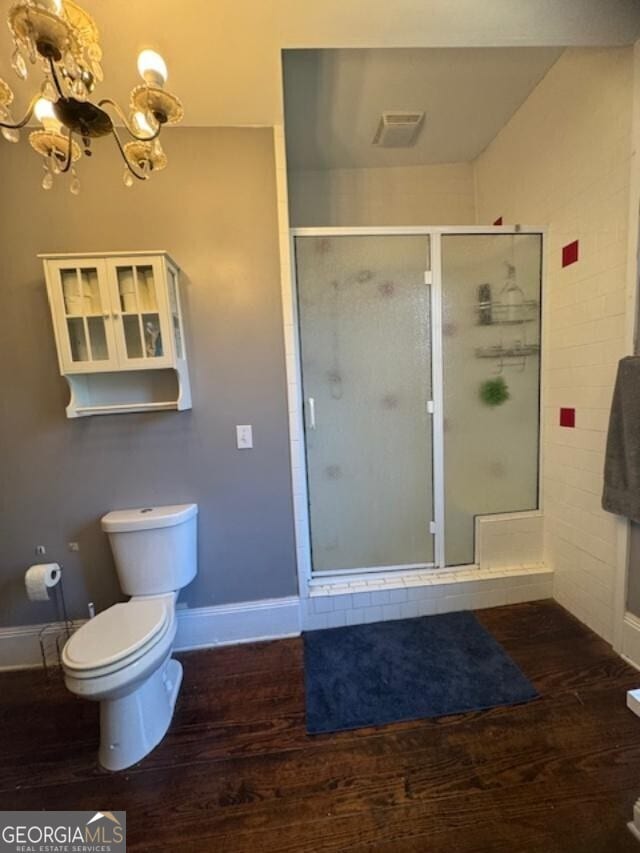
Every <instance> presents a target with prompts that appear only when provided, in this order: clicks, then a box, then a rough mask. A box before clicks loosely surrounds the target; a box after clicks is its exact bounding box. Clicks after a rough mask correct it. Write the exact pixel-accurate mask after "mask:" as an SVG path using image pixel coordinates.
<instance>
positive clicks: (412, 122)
mask: <svg viewBox="0 0 640 853" xmlns="http://www.w3.org/2000/svg"><path fill="white" fill-rule="evenodd" d="M423 119H424V113H397V112H396V113H382V117H381V119H380V123H379V124H378V128H377V130H376V133H375V136H374V137H373V144H374V145H380V146H381V147H382V148H408V147H409V146H410V145H413V143H414V142H415V141H416V139H417V138H418V134H419V133H420V129H421V128H422V120H423Z"/></svg>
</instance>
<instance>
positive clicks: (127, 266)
mask: <svg viewBox="0 0 640 853" xmlns="http://www.w3.org/2000/svg"><path fill="white" fill-rule="evenodd" d="M114 275H115V297H116V299H117V301H118V314H119V316H120V317H121V320H122V322H121V323H120V324H119V326H118V328H119V332H120V338H121V340H120V346H121V361H122V363H123V364H129V365H131V364H132V363H133V364H135V366H136V367H137V368H140V367H150V368H151V367H162V366H164V365H166V364H169V363H170V361H171V351H170V342H169V335H168V332H167V328H166V319H165V318H166V309H165V306H164V304H163V301H162V300H163V298H164V295H165V294H164V290H163V287H162V273H161V270H160V267H159V265H158V264H157V263H153V262H151V261H146V260H144V261H139V260H134V261H133V262H132V263H129V262H128V260H123V261H117V262H116V263H115V266H114Z"/></svg>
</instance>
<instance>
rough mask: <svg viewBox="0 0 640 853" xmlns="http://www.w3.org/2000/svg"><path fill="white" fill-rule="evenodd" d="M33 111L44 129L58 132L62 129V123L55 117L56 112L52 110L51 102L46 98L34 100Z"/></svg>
mask: <svg viewBox="0 0 640 853" xmlns="http://www.w3.org/2000/svg"><path fill="white" fill-rule="evenodd" d="M33 113H34V115H35V117H36V118H37V119H38V121H41V122H42V125H43V127H44V129H45V130H51V131H53V132H54V133H59V132H60V130H61V129H62V123H61V122H60V121H59V120H58V119H57V118H56V114H55V113H54V111H53V104H52V103H51V101H49V100H47V98H40V99H39V100H38V101H36V105H35V107H34V109H33Z"/></svg>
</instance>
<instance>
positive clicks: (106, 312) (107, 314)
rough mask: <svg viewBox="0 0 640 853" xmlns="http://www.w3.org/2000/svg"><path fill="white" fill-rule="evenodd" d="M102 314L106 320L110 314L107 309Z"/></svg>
mask: <svg viewBox="0 0 640 853" xmlns="http://www.w3.org/2000/svg"><path fill="white" fill-rule="evenodd" d="M102 316H103V317H104V319H105V320H108V319H109V317H110V316H111V315H110V314H109V312H108V311H105V312H104V314H103V315H102Z"/></svg>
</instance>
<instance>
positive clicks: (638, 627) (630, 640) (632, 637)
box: [620, 613, 640, 669]
mask: <svg viewBox="0 0 640 853" xmlns="http://www.w3.org/2000/svg"><path fill="white" fill-rule="evenodd" d="M620 654H621V656H622V657H623V658H624V659H625V660H626V661H627V662H628V663H630V664H631V665H632V666H634V667H635V668H636V669H640V619H638V617H637V616H634V615H633V613H625V615H624V623H623V626H622V648H621V649H620Z"/></svg>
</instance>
